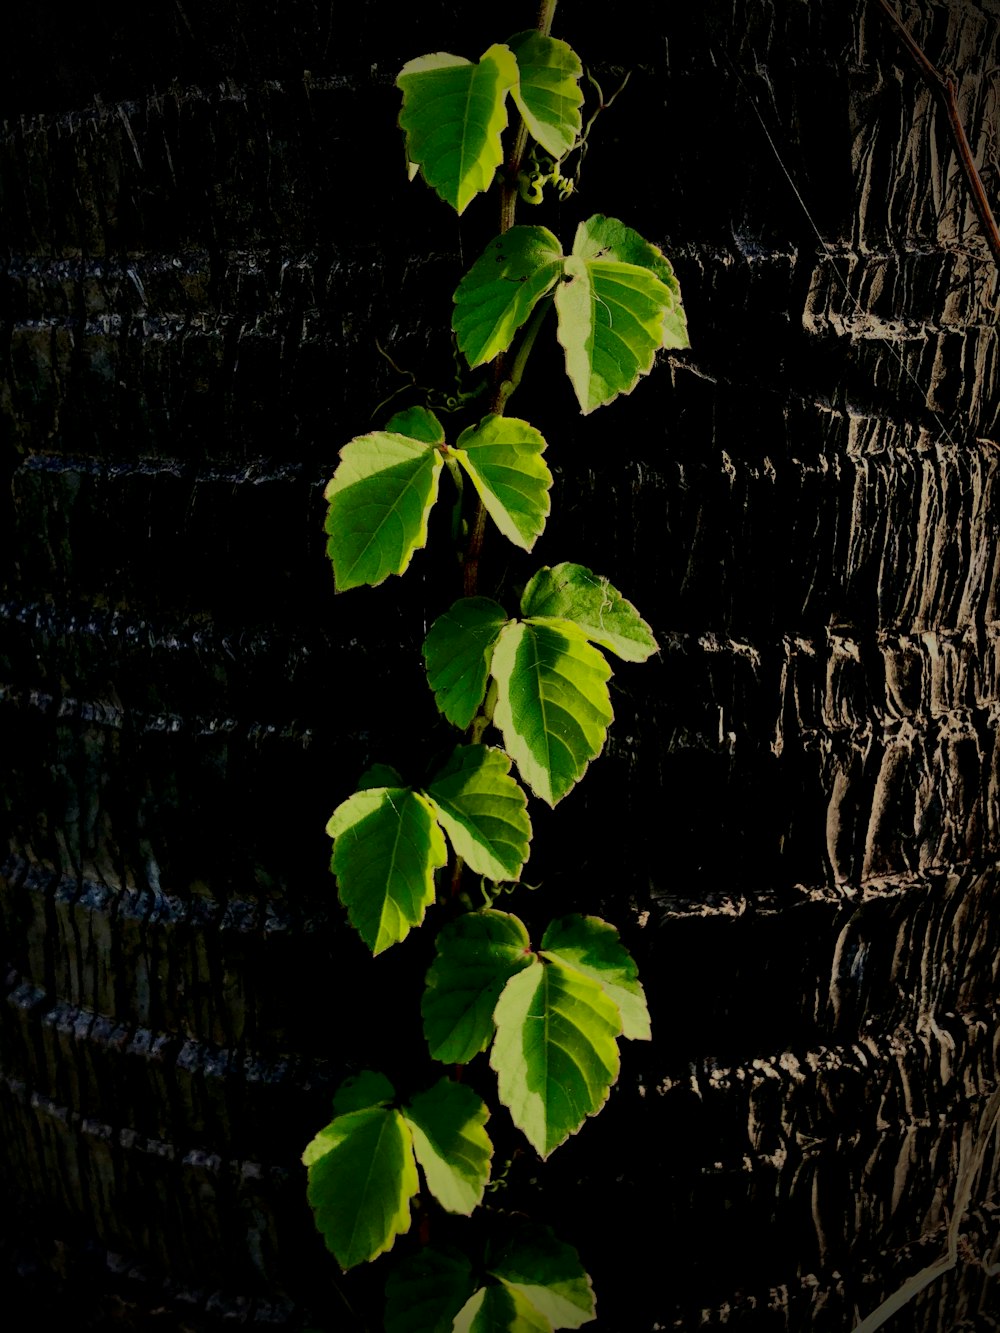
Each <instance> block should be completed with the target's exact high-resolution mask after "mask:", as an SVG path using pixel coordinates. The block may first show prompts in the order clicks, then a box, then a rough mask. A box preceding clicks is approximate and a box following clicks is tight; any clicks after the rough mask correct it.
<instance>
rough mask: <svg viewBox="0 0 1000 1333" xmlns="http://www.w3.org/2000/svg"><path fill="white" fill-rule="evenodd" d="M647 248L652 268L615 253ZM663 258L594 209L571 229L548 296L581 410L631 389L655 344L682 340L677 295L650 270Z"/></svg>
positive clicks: (636, 252)
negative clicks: (559, 274) (561, 278)
mask: <svg viewBox="0 0 1000 1333" xmlns="http://www.w3.org/2000/svg"><path fill="white" fill-rule="evenodd" d="M643 247H644V248H643ZM646 251H651V252H653V253H654V256H658V259H655V267H650V264H651V263H654V259H651V260H650V262H649V263H643V262H638V263H637V262H635V260H634V259H633V260H631V261H630V260H628V259H625V258H623V257H622V256H625V255H633V256H634V257H638V256H639V255H641V254H644V253H646ZM661 261H662V262H661ZM664 264H666V260H665V259H664V257H663V255H662V254H661V253H660V251H658V250H656V248H655V247H654V246H651V245H649V242H648V241H643V239H642V237H641V236H639V235H638V233H637V232H634V231H632V229H631V228H630V227H626V226H624V224H623V223H620V222H618V221H617V220H616V219H614V218H604V217H602V216H600V215H597V216H595V217H592V218H590V220H589V221H587V222H581V223H580V226H579V227H578V228H577V233H576V239H575V241H574V243H573V253H572V255H570V256H569V258H568V259H567V260H566V262H565V273H566V277H567V279H568V281H566V282H562V283H560V284H559V286H558V287H557V289H556V294H555V302H556V311H557V313H558V316H559V328H558V334H557V336H558V339H559V342H560V344H561V346H562V347H563V348H564V350H565V352H566V373H567V375H569V377H570V380H571V381H572V384H573V388H574V390H575V391H576V396H577V399H578V400H579V403H580V407H581V410H582V411H583V412H585V413H587V412H592V411H593V410H594V408H595V407H600V406H601V405H602V404H604V403H609V402H611V400H612V399H613V398H617V397H618V395H619V394H620V393H631V392H632V390H633V389H634V388H635V386H636V384H638V382H639V378H640V376H642V375H646V374H648V373H649V371H650V370H651V369H652V366H653V357H654V355H655V353H656V351H657V349H658V348H660V347H674V346H678V345H684V346H686V345H687V344H686V342H685V343H684V344H678V342H677V341H676V338H677V329H676V319H677V311H678V309H679V299H678V296H677V295H675V289H674V288H672V287H671V286H669V285H668V284H667V283H666V282H665V281H664V280H663V278H661V277H660V276H659V273H658V272H657V268H658V269H659V270H660V271H663V269H662V266H663V265H664ZM668 317H669V318H668ZM685 337H686V334H685Z"/></svg>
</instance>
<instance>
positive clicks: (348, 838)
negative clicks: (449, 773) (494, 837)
mask: <svg viewBox="0 0 1000 1333" xmlns="http://www.w3.org/2000/svg"><path fill="white" fill-rule="evenodd" d="M326 831H327V833H328V834H329V835H330V837H331V838H333V840H334V843H333V859H332V861H331V869H332V870H333V873H334V875H336V877H337V888H338V891H339V894H340V901H341V902H342V903H343V905H344V906H345V907H346V908H347V914H348V916H349V917H350V919H351V924H352V925H353V926H354V928H355V930H356V931H357V932H358V934H359V935H360V936H361V938H362V939H363V940H364V942H365V943H366V944H367V945H368V947H369V949H371V951H372V953H373V954H379V953H381V952H382V951H383V950H384V949H388V948H389V946H390V945H391V944H397V943H398V942H399V941H400V940H402V939H405V937H406V936H407V935H408V934H409V932H410V929H411V928H412V927H413V926H419V924H420V922H421V921H422V920H423V919H424V912H425V911H426V909H427V908H428V907H429V906H430V904H431V903H432V902H433V901H434V872H435V870H439V869H440V868H441V867H442V866H443V865H444V864H445V862H446V860H447V853H446V850H445V845H444V836H443V834H442V832H441V830H440V828H439V827H438V824H437V821H436V819H435V818H434V813H433V810H432V809H431V806H430V804H429V803H428V801H427V799H426V797H424V796H421V795H420V793H419V792H414V791H410V790H409V788H407V787H374V788H370V789H369V790H367V791H359V792H355V793H354V795H353V796H350V797H348V799H347V800H346V801H344V802H343V803H342V804H341V805H339V806H338V807H337V809H336V810H335V811H334V812H333V815H332V816H331V818H330V821H329V823H328V824H327V826H326Z"/></svg>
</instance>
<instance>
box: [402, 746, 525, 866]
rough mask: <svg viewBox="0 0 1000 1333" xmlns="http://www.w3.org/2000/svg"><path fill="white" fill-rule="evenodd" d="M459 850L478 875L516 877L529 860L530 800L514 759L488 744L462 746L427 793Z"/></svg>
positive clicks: (457, 851) (453, 844) (452, 841)
mask: <svg viewBox="0 0 1000 1333" xmlns="http://www.w3.org/2000/svg"><path fill="white" fill-rule="evenodd" d="M425 794H426V795H427V796H428V797H429V798H430V800H431V801H432V803H433V806H434V810H435V812H436V814H437V817H438V819H439V821H440V822H441V824H442V825H443V827H444V831H445V832H446V833H447V835H448V837H449V838H450V839H451V845H452V847H454V849H455V851H456V853H457V854H458V855H459V856H461V857H462V858H463V860H464V861H465V862H466V864H467V865H468V866H469V868H470V869H471V870H472V871H473V873H474V874H476V875H486V876H487V878H489V879H492V880H516V879H518V878H519V876H520V874H521V867H522V866H523V865H524V863H525V861H526V860H527V859H528V843H529V841H530V839H531V821H530V820H529V818H528V811H527V805H528V798H527V797H526V796H525V794H524V791H523V790H522V789H521V787H520V786H518V784H517V783H516V782H515V781H514V779H513V778H512V777H511V776H510V760H509V759H508V758H507V756H506V755H505V754H503V753H502V752H501V751H500V750H491V749H487V747H486V746H485V745H460V746H459V747H458V748H457V749H456V750H455V753H454V754H453V755H452V757H451V759H450V760H449V761H448V763H447V765H446V766H445V767H444V768H443V769H442V770H441V772H440V773H438V774H437V776H436V777H435V778H434V780H433V782H431V783H430V785H429V786H428V788H427V790H426V793H425Z"/></svg>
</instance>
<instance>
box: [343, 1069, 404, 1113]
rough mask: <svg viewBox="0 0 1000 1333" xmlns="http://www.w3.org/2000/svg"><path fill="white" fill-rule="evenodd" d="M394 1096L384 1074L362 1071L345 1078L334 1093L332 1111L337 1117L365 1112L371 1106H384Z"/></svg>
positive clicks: (393, 1089) (368, 1070)
mask: <svg viewBox="0 0 1000 1333" xmlns="http://www.w3.org/2000/svg"><path fill="white" fill-rule="evenodd" d="M395 1095H396V1089H395V1088H394V1087H393V1086H392V1084H391V1083H390V1082H389V1080H388V1079H387V1078H386V1076H385V1075H384V1074H377V1073H375V1071H374V1070H372V1069H363V1070H362V1071H361V1073H360V1074H352V1075H351V1077H350V1078H345V1079H344V1081H343V1083H341V1085H340V1087H339V1088H338V1089H337V1091H336V1092H335V1093H334V1096H333V1109H334V1111H335V1112H336V1113H337V1115H344V1114H346V1113H347V1112H348V1111H367V1110H368V1109H369V1107H372V1106H386V1105H388V1103H389V1102H391V1101H392V1099H393V1098H394V1097H395Z"/></svg>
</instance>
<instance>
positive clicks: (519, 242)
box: [452, 227, 563, 367]
mask: <svg viewBox="0 0 1000 1333" xmlns="http://www.w3.org/2000/svg"><path fill="white" fill-rule="evenodd" d="M562 269H563V252H562V246H561V245H560V244H559V241H558V240H557V238H556V237H555V236H553V234H552V233H551V232H550V231H549V230H548V228H547V227H511V228H510V230H509V231H506V232H505V233H504V234H503V235H502V236H498V237H497V238H496V239H495V240H493V241H491V242H490V243H489V245H488V246H487V247H486V249H485V250H484V251H483V253H482V255H481V256H480V257H479V259H477V260H476V262H475V263H474V264H473V266H472V268H470V269H469V271H468V273H466V275H465V277H464V278H463V279H462V281H461V282H460V283H459V284H458V287H457V289H456V291H455V296H454V301H455V311H454V314H453V315H452V328H453V329H454V331H455V337H456V339H457V341H458V346H459V350H460V351H461V352H462V353H463V354H464V355H465V357H466V359H467V360H468V362H469V365H470V366H473V367H474V366H481V365H484V364H485V363H486V362H487V361H492V360H493V358H494V357H495V356H499V354H500V353H501V352H505V351H506V350H507V348H508V347H509V346H510V345H511V343H512V342H513V340H514V335H515V333H517V331H518V329H519V328H521V326H522V325H523V324H524V323H525V322H526V320H527V319H528V317H529V315H530V314H531V312H532V311H533V310H534V308H535V306H536V305H537V304H538V302H539V301H540V300H542V298H543V297H544V296H547V295H548V293H549V292H551V291H552V289H553V288H554V287H555V285H556V283H557V282H558V281H559V278H560V276H561V275H562Z"/></svg>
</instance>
